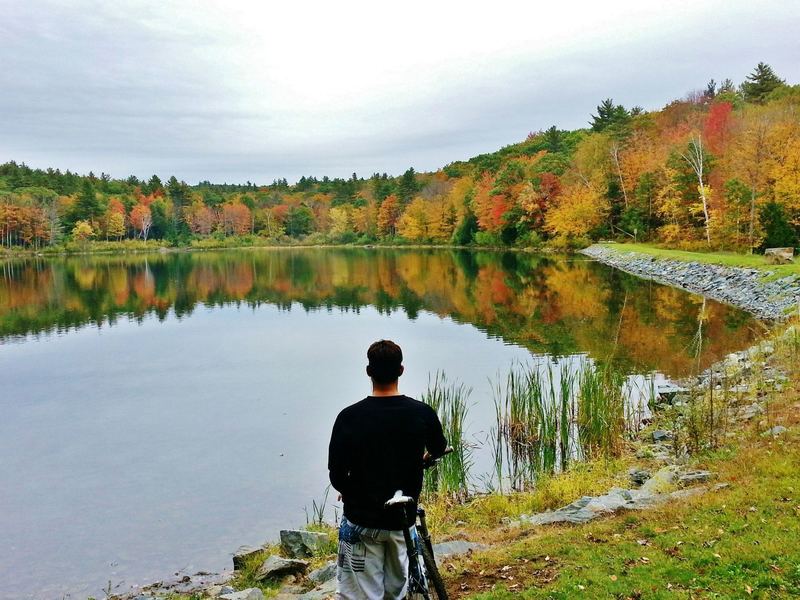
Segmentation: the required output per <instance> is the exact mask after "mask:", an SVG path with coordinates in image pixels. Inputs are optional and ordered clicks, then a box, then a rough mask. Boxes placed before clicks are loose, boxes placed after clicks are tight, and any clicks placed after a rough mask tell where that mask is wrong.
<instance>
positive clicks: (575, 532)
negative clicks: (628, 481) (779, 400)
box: [445, 410, 800, 600]
mask: <svg viewBox="0 0 800 600" xmlns="http://www.w3.org/2000/svg"><path fill="white" fill-rule="evenodd" d="M797 416H798V415H797V410H795V416H794V419H795V422H796V419H797ZM799 449H800V437H799V436H798V434H797V431H796V429H795V430H794V432H793V434H792V435H791V436H789V437H786V438H785V439H779V440H765V439H764V438H761V437H756V438H750V439H748V440H746V441H745V442H744V443H743V444H741V445H740V446H739V447H737V448H735V449H732V450H728V451H727V452H724V453H718V454H716V455H712V456H708V457H706V459H705V460H704V466H706V467H709V468H711V469H713V470H715V471H718V472H719V475H720V479H721V480H722V481H726V482H731V484H732V485H731V487H730V488H729V489H724V490H721V491H718V492H713V493H708V494H706V495H704V496H700V497H697V498H695V499H693V500H690V501H687V502H686V503H685V504H671V505H667V506H665V507H664V508H661V509H657V510H652V511H646V512H641V513H628V514H621V515H617V516H615V517H612V518H609V519H605V520H601V521H596V522H594V523H592V524H589V525H586V526H582V527H565V526H556V527H549V528H542V529H538V530H532V531H529V532H528V533H527V535H526V537H525V538H524V539H522V540H520V541H516V542H511V543H510V544H506V545H500V546H498V547H497V548H496V549H495V550H492V551H490V552H486V553H483V554H480V555H475V556H473V557H471V558H466V559H463V560H461V561H454V562H452V563H450V564H449V565H445V572H448V573H450V574H451V576H450V582H451V589H452V590H453V592H454V597H464V596H472V595H474V597H475V598H481V599H487V600H488V599H490V598H491V599H496V598H497V599H499V598H512V597H522V598H574V597H585V598H747V597H755V598H790V597H796V596H797V595H798V594H800V541H798V540H800V452H798V450H799ZM481 574H482V575H481Z"/></svg>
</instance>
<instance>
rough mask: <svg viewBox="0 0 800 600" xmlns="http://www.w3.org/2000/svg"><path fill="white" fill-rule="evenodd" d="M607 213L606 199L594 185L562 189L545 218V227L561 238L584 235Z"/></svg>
mask: <svg viewBox="0 0 800 600" xmlns="http://www.w3.org/2000/svg"><path fill="white" fill-rule="evenodd" d="M607 213H608V200H607V199H605V198H604V197H603V196H602V195H601V194H600V193H599V192H598V191H597V190H596V189H595V187H594V186H591V185H576V186H573V187H569V188H566V189H564V191H563V192H562V194H561V196H560V198H559V201H558V203H557V204H556V205H555V206H553V207H551V208H550V210H549V211H548V212H547V216H546V218H545V229H547V231H549V232H550V233H551V234H553V235H554V236H556V237H558V238H561V239H562V240H569V239H573V238H580V237H585V236H586V235H587V234H588V233H589V232H590V231H591V230H592V229H594V228H595V227H597V226H598V225H600V224H601V223H602V222H603V220H604V219H605V218H606V214H607Z"/></svg>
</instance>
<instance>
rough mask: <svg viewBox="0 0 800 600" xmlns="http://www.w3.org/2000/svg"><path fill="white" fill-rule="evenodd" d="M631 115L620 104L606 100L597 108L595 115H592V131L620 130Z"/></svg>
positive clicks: (609, 99)
mask: <svg viewBox="0 0 800 600" xmlns="http://www.w3.org/2000/svg"><path fill="white" fill-rule="evenodd" d="M630 119H631V115H630V113H629V112H628V111H627V110H626V109H625V107H624V106H622V105H621V104H614V100H612V99H611V98H606V99H605V100H603V101H602V102H601V103H600V104H599V105H598V106H597V115H592V122H591V126H592V131H605V130H606V129H609V128H614V129H620V128H622V127H624V126H625V125H627V124H628V121H630Z"/></svg>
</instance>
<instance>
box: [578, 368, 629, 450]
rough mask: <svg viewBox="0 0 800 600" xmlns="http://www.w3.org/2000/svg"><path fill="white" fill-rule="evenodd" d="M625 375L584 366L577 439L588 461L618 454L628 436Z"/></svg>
mask: <svg viewBox="0 0 800 600" xmlns="http://www.w3.org/2000/svg"><path fill="white" fill-rule="evenodd" d="M624 385H625V375H624V374H623V373H622V372H621V371H618V370H616V369H614V368H613V367H611V366H610V365H609V364H607V363H606V364H599V365H592V364H590V363H589V362H586V363H584V365H583V368H582V369H581V372H580V376H579V383H578V388H579V389H578V438H579V440H580V444H581V450H582V452H583V454H584V456H585V457H586V458H595V457H598V456H611V455H616V454H619V452H620V450H621V448H622V443H623V441H624V437H625V432H626V418H625V406H626V399H625V394H624Z"/></svg>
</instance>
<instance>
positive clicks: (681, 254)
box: [599, 243, 800, 277]
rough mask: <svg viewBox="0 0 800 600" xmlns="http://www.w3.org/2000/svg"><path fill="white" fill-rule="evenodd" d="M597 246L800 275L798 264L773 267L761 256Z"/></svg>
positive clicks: (628, 245)
mask: <svg viewBox="0 0 800 600" xmlns="http://www.w3.org/2000/svg"><path fill="white" fill-rule="evenodd" d="M599 245H601V246H607V247H610V248H613V249H614V250H616V251H618V252H637V253H639V254H648V255H650V256H655V257H657V258H663V259H671V260H681V261H685V262H699V263H706V264H712V265H722V266H725V267H741V268H745V269H758V270H762V271H771V272H772V273H774V274H775V276H778V277H785V276H787V275H800V262H797V261H795V262H794V263H792V264H788V265H773V264H770V263H769V262H768V261H767V260H766V259H765V258H764V256H763V255H761V254H737V253H735V252H694V251H688V250H675V249H672V248H662V247H660V246H655V245H653V244H633V243H625V244H616V243H605V244H599Z"/></svg>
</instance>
